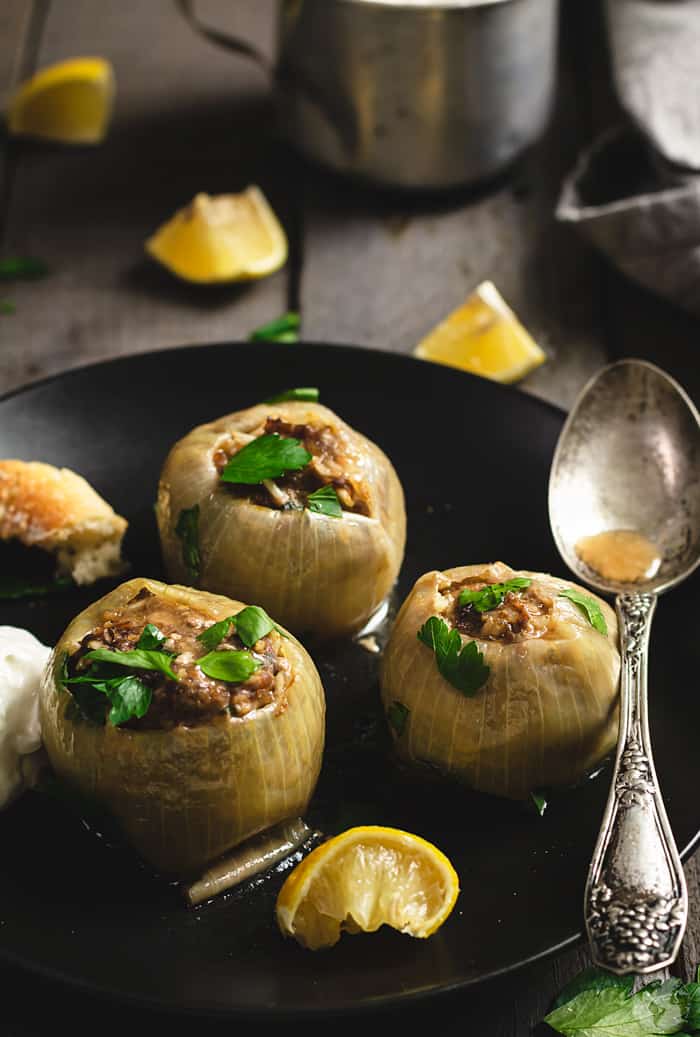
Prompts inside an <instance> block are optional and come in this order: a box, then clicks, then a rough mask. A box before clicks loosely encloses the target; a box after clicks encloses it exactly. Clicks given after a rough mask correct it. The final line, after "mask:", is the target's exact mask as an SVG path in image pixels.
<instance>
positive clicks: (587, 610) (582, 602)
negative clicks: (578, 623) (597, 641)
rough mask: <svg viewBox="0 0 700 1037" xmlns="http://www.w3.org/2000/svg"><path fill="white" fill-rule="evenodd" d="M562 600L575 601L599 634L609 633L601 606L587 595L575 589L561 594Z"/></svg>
mask: <svg viewBox="0 0 700 1037" xmlns="http://www.w3.org/2000/svg"><path fill="white" fill-rule="evenodd" d="M559 597H560V598H568V599H569V601H573V603H574V605H578V607H579V609H580V610H581V612H583V614H584V616H585V617H586V619H587V620H588V622H589V623H590V624H591V626H592V627H594V628H595V629H596V630H597V631H598V633H599V634H605V635H607V633H608V624H607V623H606V622H605V616H604V615H603V612H602V610H601V607H600V605H599V604H598V602H597V601H594V599H593V598H589V596H588V595H587V594H581V592H580V591H577V590H574V589H573V587H571V588H569V589H568V590H565V591H560V592H559Z"/></svg>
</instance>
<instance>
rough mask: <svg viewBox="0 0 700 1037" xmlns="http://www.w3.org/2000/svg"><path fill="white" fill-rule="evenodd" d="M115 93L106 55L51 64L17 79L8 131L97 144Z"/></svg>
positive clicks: (105, 128)
mask: <svg viewBox="0 0 700 1037" xmlns="http://www.w3.org/2000/svg"><path fill="white" fill-rule="evenodd" d="M115 92H116V87H115V78H114V70H113V68H112V65H111V64H110V62H109V61H107V60H106V59H105V58H100V57H81V58H70V59H68V60H67V61H60V62H57V63H56V64H54V65H49V66H47V67H46V68H43V69H40V71H38V72H37V73H36V74H35V75H33V76H31V77H30V78H29V79H27V80H25V81H24V82H23V83H21V84H20V85H19V87H18V88H17V89H16V90H15V92H14V94H13V95H12V97H11V98H10V101H9V104H8V106H7V112H6V116H7V130H8V133H9V134H10V135H11V136H23V137H36V138H40V139H44V140H51V141H59V142H61V143H66V144H99V143H100V142H101V141H102V140H103V139H104V137H105V136H106V133H107V128H108V125H109V122H110V119H111V115H112V108H113V103H114V96H115Z"/></svg>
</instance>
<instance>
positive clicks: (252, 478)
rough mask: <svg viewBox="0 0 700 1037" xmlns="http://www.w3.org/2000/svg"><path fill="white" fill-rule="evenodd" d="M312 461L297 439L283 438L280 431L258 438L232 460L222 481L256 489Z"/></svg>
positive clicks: (225, 469) (224, 471)
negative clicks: (255, 487) (264, 481)
mask: <svg viewBox="0 0 700 1037" xmlns="http://www.w3.org/2000/svg"><path fill="white" fill-rule="evenodd" d="M310 460H311V454H310V453H309V452H308V450H305V449H304V447H303V446H302V445H301V444H300V442H299V440H298V439H292V438H291V437H290V438H289V439H287V438H282V436H280V435H278V433H277V432H271V433H268V434H267V435H263V436H258V438H257V439H254V440H253V441H252V442H251V443H247V444H246V445H245V446H244V447H243V449H242V450H239V451H238V453H237V454H234V455H233V457H232V458H231V459H230V460H229V462H228V464H227V465H226V467H225V468H224V470H223V472H222V473H221V479H222V481H223V482H230V483H242V484H244V485H246V486H255V485H257V484H258V483H261V482H262V481H263V480H264V479H277V478H278V477H279V476H280V475H284V474H285V472H297V471H299V469H301V468H304V467H305V466H306V465H307V464H308V463H309V461H310Z"/></svg>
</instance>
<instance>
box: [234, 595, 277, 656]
mask: <svg viewBox="0 0 700 1037" xmlns="http://www.w3.org/2000/svg"><path fill="white" fill-rule="evenodd" d="M234 623H235V625H236V633H237V634H238V636H239V637H240V639H241V641H242V642H243V644H244V645H246V647H248V648H252V647H253V645H254V644H255V643H256V641H259V640H260V638H261V637H267V635H268V634H269V633H270V631H271V630H279V627H278V626H277V624H276V623H274V622H273V621H272V620H271V619H270V617H269V616H268V614H267V612H266V611H265V609H261V608H260V606H259V605H248V606H247V607H246V608H244V609H242V610H241V611H240V612H237V613H236V615H235V616H234Z"/></svg>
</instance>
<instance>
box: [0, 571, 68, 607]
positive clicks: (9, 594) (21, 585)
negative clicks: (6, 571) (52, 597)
mask: <svg viewBox="0 0 700 1037" xmlns="http://www.w3.org/2000/svg"><path fill="white" fill-rule="evenodd" d="M68 587H75V584H74V583H73V580H72V579H71V578H70V576H60V577H59V578H58V579H56V580H52V581H51V583H25V582H24V581H23V580H7V581H6V582H2V583H0V601H17V600H18V599H19V598H44V597H46V595H47V594H55V593H57V592H58V591H62V590H66V589H67V588H68Z"/></svg>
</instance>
